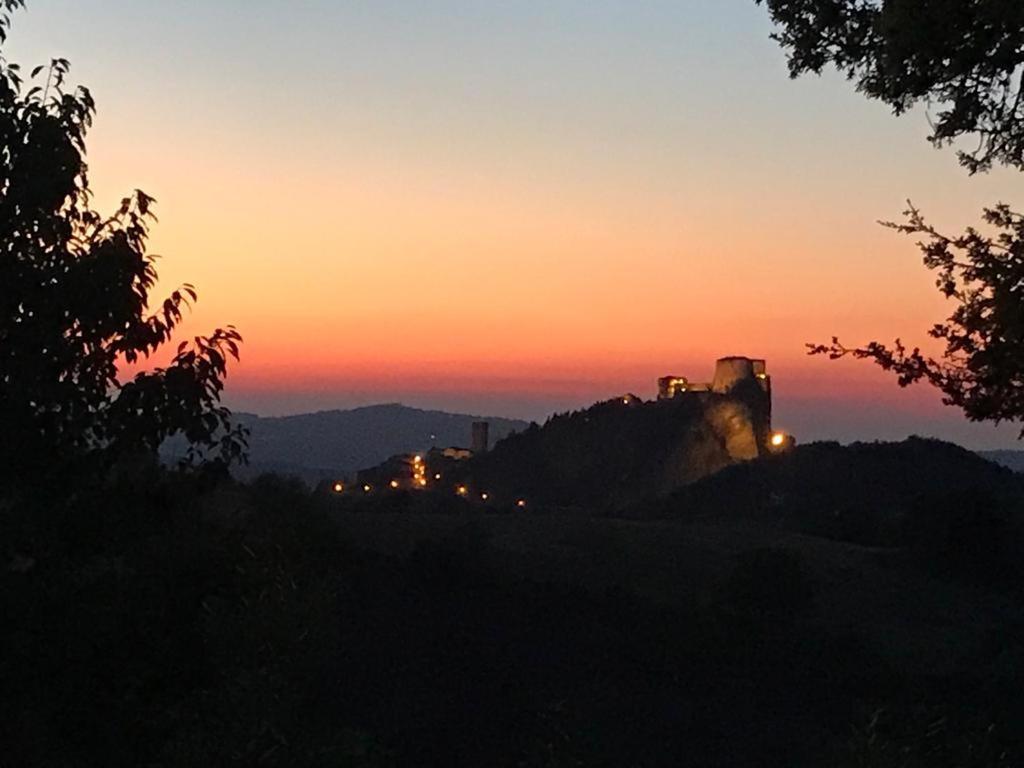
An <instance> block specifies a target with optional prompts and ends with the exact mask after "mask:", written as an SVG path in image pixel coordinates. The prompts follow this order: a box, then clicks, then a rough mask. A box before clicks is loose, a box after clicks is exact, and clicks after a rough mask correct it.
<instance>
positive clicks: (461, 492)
mask: <svg viewBox="0 0 1024 768" xmlns="http://www.w3.org/2000/svg"><path fill="white" fill-rule="evenodd" d="M455 492H456V493H457V494H459V496H465V495H466V494H467V493H469V489H468V488H466V486H464V485H460V486H459V487H458V488H456V489H455Z"/></svg>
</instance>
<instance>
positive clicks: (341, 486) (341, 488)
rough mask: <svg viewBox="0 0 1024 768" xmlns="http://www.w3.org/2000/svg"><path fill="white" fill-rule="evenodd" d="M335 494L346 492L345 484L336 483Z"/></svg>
mask: <svg viewBox="0 0 1024 768" xmlns="http://www.w3.org/2000/svg"><path fill="white" fill-rule="evenodd" d="M332 490H333V491H334V492H335V493H341V492H342V491H344V490H345V485H344V483H335V484H334V486H333V489H332Z"/></svg>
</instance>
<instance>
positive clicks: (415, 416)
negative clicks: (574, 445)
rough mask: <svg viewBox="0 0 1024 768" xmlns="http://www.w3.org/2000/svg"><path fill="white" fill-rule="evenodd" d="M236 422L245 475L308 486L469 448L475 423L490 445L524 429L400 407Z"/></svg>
mask: <svg viewBox="0 0 1024 768" xmlns="http://www.w3.org/2000/svg"><path fill="white" fill-rule="evenodd" d="M235 418H237V419H238V420H239V421H240V422H242V423H243V424H245V425H246V426H247V427H248V428H249V430H250V433H251V434H250V437H249V449H250V465H249V467H248V469H246V470H245V471H244V475H247V476H251V475H253V474H259V473H261V472H265V471H277V472H281V473H286V474H291V475H295V476H298V477H301V478H303V479H304V480H307V481H310V482H315V481H316V480H319V479H321V478H324V477H329V476H344V475H347V474H350V473H352V472H354V471H355V470H357V469H362V468H364V467H369V466H372V465H374V464H378V463H380V462H382V461H384V460H385V459H387V458H388V457H389V456H393V455H395V454H396V453H403V452H408V451H425V450H426V449H428V448H430V447H431V446H433V445H437V446H442V447H445V446H451V445H458V446H468V445H469V442H470V431H471V429H472V424H473V422H474V421H481V420H482V421H487V422H489V423H490V436H491V442H492V443H494V442H496V441H497V440H500V439H502V438H503V437H506V436H507V435H508V434H509V433H511V432H513V431H522V430H524V429H526V428H527V427H528V426H529V424H528V423H527V422H525V421H517V420H515V419H504V418H499V417H493V416H474V415H470V414H463V413H445V412H442V411H425V410H421V409H419V408H410V407H408V406H405V405H401V404H399V403H388V404H384V405H371V406H366V407H363V408H354V409H351V410H336V411H320V412H318V413H305V414H300V415H296V416H284V417H274V418H265V417H260V416H256V415H254V414H249V413H239V414H235ZM175 448H178V446H177V445H175V446H174V447H172V449H171V452H173V451H174V449H175Z"/></svg>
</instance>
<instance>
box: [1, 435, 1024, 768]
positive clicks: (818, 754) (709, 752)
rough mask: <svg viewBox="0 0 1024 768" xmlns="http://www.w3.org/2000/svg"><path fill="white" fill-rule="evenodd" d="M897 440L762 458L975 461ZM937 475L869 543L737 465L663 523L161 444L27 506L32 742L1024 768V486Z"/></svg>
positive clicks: (129, 748) (21, 691)
mask: <svg viewBox="0 0 1024 768" xmlns="http://www.w3.org/2000/svg"><path fill="white" fill-rule="evenodd" d="M908 446H909V447H908ZM869 448H870V447H861V448H854V449H840V448H838V447H834V448H830V447H828V446H825V447H821V446H807V447H805V448H803V449H799V450H798V451H797V452H796V453H795V454H793V455H792V456H789V457H784V458H783V459H781V460H778V461H774V462H764V463H757V464H753V465H747V466H745V467H740V468H737V470H736V472H739V471H746V472H748V473H751V474H754V475H758V476H759V477H761V478H762V480H761V481H759V482H762V483H767V484H769V485H771V484H772V483H775V484H777V485H780V486H784V485H786V484H789V485H790V486H792V487H797V486H802V485H803V484H804V483H803V482H797V481H796V480H795V477H796V475H798V474H799V475H801V476H802V478H803V480H804V481H806V483H807V484H809V485H810V486H812V487H813V485H814V483H815V482H818V483H820V482H821V481H820V479H818V480H816V478H820V474H815V473H820V472H827V473H828V476H831V477H833V478H834V479H835V481H836V483H837V487H841V485H842V483H843V481H844V478H845V477H857V476H858V475H859V474H860V473H863V472H866V471H869V470H871V467H873V466H876V465H878V462H879V461H880V460H883V463H882V466H893V465H896V466H898V465H899V464H900V461H901V459H900V457H901V456H902V457H904V458H905V457H906V456H908V455H912V456H913V457H914V458H915V459H918V460H922V461H927V462H931V463H932V464H933V465H934V464H936V463H941V462H943V461H946V460H949V459H950V458H951V456H952V457H954V458H956V457H958V454H957V453H956V451H955V449H950V448H949V447H948V446H942V445H935V444H932V443H927V442H924V441H919V442H918V443H911V444H906V445H904V446H903V449H902V451H901V449H900V447H899V446H878V447H876V450H875V451H871V450H869ZM822 451H825V452H826V453H831V454H832V455H833V457H834V459H836V460H835V461H834V462H833V465H832V466H825V465H823V463H822V460H821V456H820V453H821V452H822ZM839 456H842V457H845V463H840V462H839V461H838V457H839ZM960 458H962V457H960ZM811 465H813V467H814V469H813V471H812V470H811V469H808V467H809V466H811ZM990 468H992V465H988V464H979V465H978V466H977V467H974V470H980V471H981V472H982V473H984V472H987V471H988V470H989V469H990ZM945 470H950V467H948V466H946V467H945ZM929 471H930V472H932V473H933V474H934V477H933V478H932V480H933V481H932V482H930V483H929V484H928V486H927V487H924V486H922V487H920V488H917V489H916V490H911V491H910V492H905V491H906V484H905V483H904V482H903V481H902V480H901V479H900V478H898V477H895V476H878V477H877V482H876V483H875V488H874V495H875V496H876V497H877V498H880V499H887V498H888V499H892V498H897V497H901V498H902V497H905V499H906V500H907V503H908V504H909V507H908V508H912V509H917V510H918V513H919V515H920V517H919V518H917V519H916V520H917V522H915V523H914V525H915V526H918V525H919V526H920V530H922V531H925V532H926V534H927V535H921V536H917V537H915V536H909V534H908V535H907V536H904V537H903V538H899V537H897V538H896V539H892V540H888V541H885V539H886V537H889V536H890V532H891V531H892V530H904V531H906V530H908V529H907V527H906V524H905V521H904V523H903V524H902V525H903V527H900V526H897V525H894V524H893V522H892V521H885V520H884V519H883V518H884V516H883V515H881V513H880V511H879V510H878V509H876V508H872V509H871V510H870V511H871V515H872V517H871V518H870V520H865V521H863V525H862V526H861V527H859V528H858V527H856V526H855V527H854V528H853V529H852V530H853V531H854V533H853V534H852V535H847V534H845V533H843V532H842V530H838V529H835V530H833V529H829V530H826V531H820V532H807V527H806V514H807V510H805V509H804V508H803V507H802V506H800V505H801V504H802V503H803V501H801V500H800V499H796V500H795V501H794V502H793V503H794V504H796V506H794V507H793V508H792V509H789V508H787V506H786V504H787V503H789V502H788V501H787V498H786V497H785V495H784V494H783V495H781V496H779V497H776V499H775V501H774V502H773V504H774V506H773V513H772V514H770V515H769V514H768V513H767V512H765V511H762V512H759V513H757V514H751V513H750V511H749V509H748V508H747V505H746V504H741V503H738V500H737V499H736V498H731V497H730V496H729V495H728V494H727V493H726V491H725V490H724V488H725V487H726V486H727V483H726V482H725V481H726V480H727V479H728V478H729V473H725V474H723V475H719V476H718V478H720V480H719V484H720V486H721V487H722V488H723V490H722V491H721V494H722V495H721V498H720V502H721V503H720V504H719V506H718V511H717V513H715V514H711V513H710V512H711V507H708V506H705V507H701V508H699V509H698V508H696V507H695V508H694V509H693V510H692V511H691V512H687V511H686V509H685V508H683V507H681V506H679V505H680V504H682V503H683V502H685V501H687V500H686V499H685V498H684V497H679V499H678V500H677V501H676V502H665V503H666V504H669V505H671V504H673V503H676V504H677V506H676V509H675V512H674V513H673V514H674V518H675V519H671V520H648V521H643V522H639V521H625V520H612V519H600V518H588V517H586V516H582V515H565V514H559V513H554V512H543V511H532V512H531V513H529V514H527V515H524V514H520V515H518V516H516V515H513V514H494V513H485V512H484V511H483V510H482V509H481V508H480V507H474V506H471V505H465V504H460V503H458V501H457V500H454V499H451V500H438V499H436V498H435V499H431V498H430V497H429V496H426V495H422V496H421V495H417V494H411V495H405V494H394V495H391V496H388V497H386V498H381V499H379V500H377V501H365V500H363V501H362V502H361V503H360V504H358V505H351V504H347V503H345V502H339V500H338V499H337V498H332V497H330V496H313V495H310V494H308V493H307V492H306V491H305V490H304V488H303V487H301V486H300V485H298V484H293V483H291V482H289V481H286V480H282V479H278V478H274V477H269V476H268V477H264V478H262V479H260V480H258V481H257V482H255V483H254V484H253V485H251V486H239V485H234V484H231V483H230V482H228V481H224V480H220V479H216V478H214V477H211V476H204V475H203V474H202V473H200V474H191V475H182V474H177V473H171V472H167V471H165V470H161V469H158V468H157V467H155V466H150V465H147V467H146V468H143V469H140V468H139V467H134V468H133V469H132V471H131V472H125V473H123V474H122V476H121V479H119V480H116V481H111V482H110V483H108V484H106V485H104V486H102V487H94V488H92V489H91V490H89V491H82V492H80V493H78V494H76V496H75V498H74V499H73V500H72V501H71V502H69V503H58V502H54V503H48V502H45V501H43V499H42V497H36V498H37V500H38V503H32V504H29V505H27V506H24V505H20V506H17V507H16V506H14V505H12V504H11V503H7V504H5V506H4V507H3V508H2V517H0V521H2V522H0V525H2V530H0V541H2V542H3V545H2V546H3V557H4V561H3V569H2V571H0V615H2V616H3V617H4V630H3V632H2V633H0V679H2V680H3V690H4V694H3V696H2V697H0V742H2V743H3V745H4V754H3V760H4V762H5V764H9V765H16V766H21V765H31V766H89V765H96V766H100V765H102V766H138V765H159V766H195V765H268V766H318V765H323V766H328V765H330V766H338V765H355V766H390V765H403V766H405V765H430V766H434V765H436V766H460V765H465V766H482V765H488V766H570V765H572V766H575V765H588V766H589V765H608V766H661V765H665V766H669V765H671V766H678V765H721V766H727V765H728V766H734V765H759V766H760V765H787V766H802V765H808V766H810V765H839V766H846V765H849V766H954V765H955V766H1002V765H1007V766H1009V765H1015V764H1018V763H1017V759H1016V758H1017V757H1018V756H1019V755H1021V754H1024V753H1022V751H1021V746H1022V744H1021V743H1020V741H1021V737H1022V734H1021V733H1020V730H1019V728H1017V727H1016V726H1017V724H1019V723H1020V722H1021V718H1022V717H1024V694H1022V692H1021V686H1020V672H1021V669H1022V668H1024V666H1022V665H1024V644H1022V643H1024V640H1022V637H1024V636H1022V629H1024V611H1022V610H1021V602H1020V596H1021V594H1022V592H1021V590H1022V588H1024V580H1022V579H1021V578H1020V576H1019V575H1018V574H1017V573H1016V571H1015V569H1013V568H1012V567H1004V565H1007V564H1010V563H1012V562H1014V557H1015V556H1014V557H1008V558H1007V560H1006V561H1005V563H1003V562H1002V561H1001V560H999V558H998V557H996V556H995V555H994V554H993V553H1007V554H1009V553H1017V552H1020V549H1019V548H1017V547H1018V541H1019V540H1018V537H1017V516H1016V509H1017V507H1016V499H1015V498H1013V497H1012V495H1007V496H1003V497H1001V498H1000V499H999V500H996V501H991V503H990V505H989V506H986V507H984V508H981V507H980V506H977V505H976V506H972V505H964V504H962V503H961V501H960V500H959V497H958V496H957V495H956V493H953V492H952V491H951V490H950V489H951V488H953V487H954V486H957V487H959V488H960V490H961V491H962V492H966V488H967V486H968V485H969V480H968V479H965V477H960V478H958V479H954V480H953V481H951V484H944V482H943V480H942V478H941V475H942V474H952V473H951V471H946V472H943V471H942V470H941V469H940V470H939V471H938V472H936V471H935V470H929ZM975 477H977V478H979V482H980V483H981V484H983V485H985V486H986V487H987V488H991V487H992V486H993V478H998V480H997V481H995V482H996V483H997V484H998V483H1001V482H1003V481H1006V485H1005V486H1001V487H1002V490H1003V491H1008V489H1009V488H1011V487H1012V484H1013V482H1015V481H1016V476H1014V475H1011V474H1009V473H1003V472H1001V471H999V470H994V473H993V474H992V475H991V476H987V475H985V474H976V475H975ZM713 479H714V478H713ZM746 487H757V486H756V484H755V483H752V482H751V483H748V484H747V486H746ZM705 493H710V491H705ZM812 493H813V491H812ZM836 498H838V495H837V496H836ZM858 508H864V507H859V505H856V504H851V505H850V507H849V509H846V510H844V514H856V510H857V509H858ZM423 509H432V510H433V512H434V513H433V514H430V513H429V512H424V511H422V510H423ZM864 509H866V508H864ZM928 509H931V510H933V511H934V515H933V516H931V517H929V514H928V513H926V511H925V510H928ZM664 511H665V510H664V507H658V508H653V507H652V509H651V510H650V512H651V514H650V515H649V516H652V517H663V516H664V515H663V513H664ZM790 512H792V514H790ZM819 512H820V516H821V517H822V518H825V519H828V518H829V517H830V516H831V514H832V510H831V509H820V510H819ZM995 513H998V514H995ZM994 517H995V518H997V522H995V523H994V522H993V519H994ZM878 526H880V527H878ZM873 527H878V528H877V530H878V533H879V536H880V537H881V538H880V539H879V540H878V541H875V540H873V539H871V537H870V536H868V534H866V533H865V531H870V530H872V529H873ZM964 531H968V532H970V533H969V535H967V534H965V533H964ZM883 533H884V536H883V535H882V534H883ZM866 536H867V538H868V539H871V540H870V541H868V543H867V544H865V543H864V542H865V541H866V539H865V537H866ZM986 537H990V538H988V539H987V544H986ZM949 562H955V563H956V566H957V567H955V568H947V567H941V566H943V564H945V563H949Z"/></svg>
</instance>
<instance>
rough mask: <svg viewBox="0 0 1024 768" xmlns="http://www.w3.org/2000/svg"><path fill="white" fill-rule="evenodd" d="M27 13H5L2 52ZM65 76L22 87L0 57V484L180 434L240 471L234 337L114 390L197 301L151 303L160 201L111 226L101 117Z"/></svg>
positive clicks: (186, 353) (59, 64)
mask: <svg viewBox="0 0 1024 768" xmlns="http://www.w3.org/2000/svg"><path fill="white" fill-rule="evenodd" d="M23 5H24V0H0V43H2V42H3V41H4V40H5V39H6V33H7V30H8V28H9V25H10V14H11V12H12V11H13V10H15V9H17V8H19V7H22V6H23ZM68 68H69V67H68V62H67V61H66V60H64V59H55V60H53V61H52V62H51V63H50V65H49V66H46V67H36V68H35V69H34V70H32V72H31V74H30V75H29V76H28V78H27V82H26V79H25V78H23V75H22V73H21V70H20V69H19V67H18V65H17V64H13V63H8V62H7V61H6V60H5V59H4V58H3V57H2V55H0V424H2V425H3V435H2V438H0V479H3V475H7V476H8V477H7V479H8V480H11V479H16V478H22V479H23V478H24V477H25V475H26V473H28V474H30V475H35V476H37V477H38V476H39V474H40V472H43V474H44V475H46V474H49V473H48V472H45V471H43V470H46V469H48V470H55V469H57V470H66V469H68V468H70V467H72V466H81V465H83V463H84V464H89V465H90V466H92V464H91V462H83V459H85V458H86V457H90V458H93V459H97V460H103V461H108V460H112V459H116V458H118V457H121V456H124V455H126V454H136V453H138V452H155V451H156V449H157V448H158V447H159V445H160V444H161V442H162V441H163V440H164V439H165V438H167V437H168V436H170V435H172V434H177V433H182V434H184V436H185V437H186V438H187V439H188V441H189V443H190V445H191V446H192V449H191V451H190V453H189V459H191V460H196V459H211V460H213V461H223V462H229V461H231V460H234V459H238V458H240V457H242V456H243V451H244V447H245V434H244V432H242V431H240V430H239V429H237V428H235V427H233V426H232V424H231V422H230V413H229V412H228V411H227V409H226V408H224V407H222V406H221V405H220V402H219V401H220V394H221V390H222V388H223V381H224V377H225V375H226V372H227V360H228V357H229V356H230V357H235V358H237V357H238V343H239V342H240V340H241V338H240V336H239V334H238V332H237V331H236V330H235V329H234V328H233V327H230V326H229V327H227V328H224V329H218V330H216V331H214V332H213V333H212V334H210V335H209V336H198V337H196V338H194V339H193V340H192V341H191V342H183V343H181V344H180V345H179V346H178V348H177V352H176V354H174V356H173V358H172V359H171V361H170V363H169V364H168V365H167V366H166V367H164V368H157V369H156V370H153V371H151V372H144V373H140V374H138V375H137V376H135V377H134V378H133V379H132V380H130V381H121V380H120V379H119V377H118V365H119V363H120V362H121V361H124V362H127V363H129V364H131V363H135V362H137V361H138V360H140V359H142V358H147V357H149V356H150V355H152V354H153V353H154V352H156V351H157V350H158V349H160V348H161V346H163V345H164V344H165V343H167V342H168V341H170V339H171V335H172V332H173V331H174V329H175V327H176V326H177V325H178V323H179V322H180V321H181V319H182V313H183V311H184V310H185V309H186V308H187V307H188V305H189V303H190V302H192V301H194V300H195V298H196V293H195V290H194V288H193V287H192V286H190V285H185V286H182V287H181V288H180V289H178V290H176V291H174V292H173V293H172V294H171V295H170V296H169V297H168V298H167V299H165V300H164V301H163V302H162V303H159V304H156V303H155V302H153V301H152V298H153V297H151V291H152V289H153V287H154V283H155V281H156V277H157V274H156V269H155V266H154V257H153V256H151V255H147V253H146V240H147V234H148V225H149V222H150V221H151V220H153V219H154V216H153V214H152V210H151V209H152V204H153V199H152V198H151V197H149V196H147V195H146V194H145V193H143V192H141V191H138V190H137V191H135V192H134V193H133V194H132V195H131V196H130V197H127V198H125V199H124V200H123V201H122V202H121V205H120V207H119V208H118V209H117V210H116V211H115V212H114V213H113V215H111V216H101V215H100V214H99V213H97V212H96V211H94V210H93V209H92V207H91V205H90V202H91V192H90V189H89V181H88V176H87V167H86V164H85V162H84V156H85V138H86V133H87V131H88V129H89V127H90V125H91V123H92V119H93V114H94V111H95V106H94V103H93V99H92V97H91V96H90V94H89V91H88V90H87V89H85V88H81V87H79V88H77V89H74V90H71V89H68V88H67V87H66V77H67V74H68ZM151 304H153V306H154V307H155V311H154V310H153V309H152V308H151Z"/></svg>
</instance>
